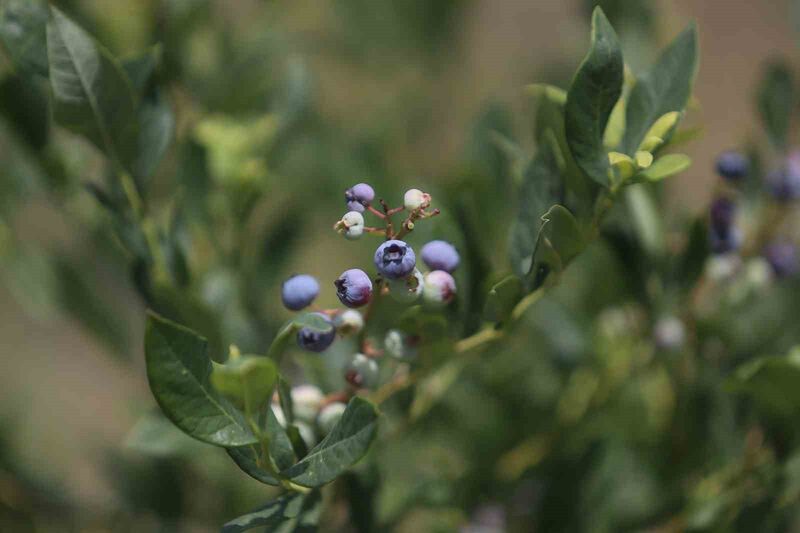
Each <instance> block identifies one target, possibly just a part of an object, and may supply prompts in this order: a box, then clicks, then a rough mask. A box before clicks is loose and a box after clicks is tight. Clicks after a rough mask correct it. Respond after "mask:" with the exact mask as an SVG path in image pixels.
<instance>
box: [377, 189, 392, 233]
mask: <svg viewBox="0 0 800 533" xmlns="http://www.w3.org/2000/svg"><path fill="white" fill-rule="evenodd" d="M378 201H379V202H380V204H381V207H382V208H383V219H384V220H385V221H386V239H387V240H389V239H394V238H395V235H394V225H393V224H392V217H391V215H390V214H389V211H391V210H390V209H389V206H388V205H387V204H386V201H385V200H384V199H383V198H380V199H379V200H378Z"/></svg>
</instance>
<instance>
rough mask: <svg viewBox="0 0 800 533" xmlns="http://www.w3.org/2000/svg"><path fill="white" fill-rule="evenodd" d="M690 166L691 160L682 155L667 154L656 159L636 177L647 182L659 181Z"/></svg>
mask: <svg viewBox="0 0 800 533" xmlns="http://www.w3.org/2000/svg"><path fill="white" fill-rule="evenodd" d="M691 165H692V160H691V159H690V158H689V156H687V155H683V154H668V155H665V156H663V157H660V158H658V159H657V160H656V161H655V162H654V163H653V164H652V165H650V166H649V167H648V168H647V169H645V170H643V171H641V172H639V174H638V176H639V177H641V178H643V179H646V180H647V181H661V180H663V179H664V178H668V177H670V176H674V175H675V174H678V173H679V172H683V171H684V170H686V169H687V168H689V167H690V166H691Z"/></svg>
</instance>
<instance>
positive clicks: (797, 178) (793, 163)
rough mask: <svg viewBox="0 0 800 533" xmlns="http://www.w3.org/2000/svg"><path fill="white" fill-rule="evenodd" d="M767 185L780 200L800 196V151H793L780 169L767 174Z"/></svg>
mask: <svg viewBox="0 0 800 533" xmlns="http://www.w3.org/2000/svg"><path fill="white" fill-rule="evenodd" d="M767 186H768V187H769V190H770V192H772V195H773V196H774V197H775V199H776V200H778V201H782V202H787V201H791V200H797V199H798V198H800V153H798V152H793V153H792V155H790V156H789V157H787V158H786V161H785V162H784V165H783V166H782V167H781V168H780V169H778V170H775V171H773V172H771V173H770V174H769V175H768V176H767Z"/></svg>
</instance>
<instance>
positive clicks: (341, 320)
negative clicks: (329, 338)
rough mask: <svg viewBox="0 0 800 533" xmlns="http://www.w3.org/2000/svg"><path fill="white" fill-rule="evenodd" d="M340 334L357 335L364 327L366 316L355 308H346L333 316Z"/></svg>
mask: <svg viewBox="0 0 800 533" xmlns="http://www.w3.org/2000/svg"><path fill="white" fill-rule="evenodd" d="M333 325H334V326H336V331H337V332H339V335H355V334H357V333H359V332H360V331H361V330H362V329H364V317H363V316H361V313H359V312H358V311H356V310H355V309H345V310H344V311H341V312H339V313H337V314H336V316H335V317H334V318H333Z"/></svg>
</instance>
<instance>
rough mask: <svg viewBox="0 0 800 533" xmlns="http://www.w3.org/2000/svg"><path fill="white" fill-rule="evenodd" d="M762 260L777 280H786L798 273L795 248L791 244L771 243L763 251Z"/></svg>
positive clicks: (783, 242)
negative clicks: (763, 259)
mask: <svg viewBox="0 0 800 533" xmlns="http://www.w3.org/2000/svg"><path fill="white" fill-rule="evenodd" d="M764 258H765V259H766V260H767V262H768V263H769V265H770V266H771V267H772V270H773V272H775V275H776V276H777V277H779V278H786V277H789V276H792V275H794V274H796V273H797V272H798V267H800V265H798V255H797V247H796V246H795V245H794V244H792V243H791V242H785V241H778V242H773V243H772V244H770V245H768V246H767V247H766V248H765V249H764Z"/></svg>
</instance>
